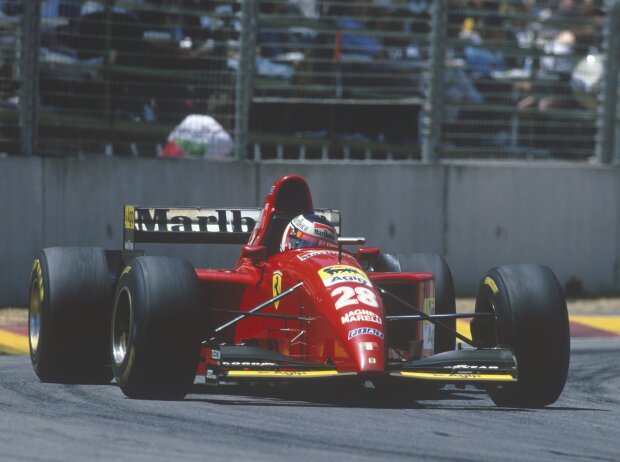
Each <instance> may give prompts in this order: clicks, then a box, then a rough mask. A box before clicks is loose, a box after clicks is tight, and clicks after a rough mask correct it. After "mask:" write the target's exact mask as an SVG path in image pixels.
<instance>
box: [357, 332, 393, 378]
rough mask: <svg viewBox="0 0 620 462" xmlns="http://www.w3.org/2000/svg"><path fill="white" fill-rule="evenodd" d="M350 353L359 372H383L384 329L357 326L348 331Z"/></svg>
mask: <svg viewBox="0 0 620 462" xmlns="http://www.w3.org/2000/svg"><path fill="white" fill-rule="evenodd" d="M348 336H349V337H350V338H349V342H350V346H351V347H352V348H351V350H353V351H351V352H350V353H351V357H352V358H354V360H355V362H356V364H357V369H358V372H362V373H363V372H383V371H384V370H385V346H384V342H383V340H384V339H383V336H384V334H383V330H379V329H376V328H374V327H356V328H353V329H351V330H350V331H349V333H348Z"/></svg>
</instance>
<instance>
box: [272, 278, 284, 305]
mask: <svg viewBox="0 0 620 462" xmlns="http://www.w3.org/2000/svg"><path fill="white" fill-rule="evenodd" d="M271 287H272V289H273V296H274V297H275V296H277V295H280V294H281V293H282V271H274V272H273V277H272V279H271ZM279 304H280V300H276V301H275V302H273V306H274V307H275V309H276V310H277V309H278V305H279Z"/></svg>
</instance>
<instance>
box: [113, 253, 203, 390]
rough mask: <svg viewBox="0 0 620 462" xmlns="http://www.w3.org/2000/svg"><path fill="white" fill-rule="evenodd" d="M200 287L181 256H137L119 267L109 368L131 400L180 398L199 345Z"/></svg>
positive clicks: (192, 372)
mask: <svg viewBox="0 0 620 462" xmlns="http://www.w3.org/2000/svg"><path fill="white" fill-rule="evenodd" d="M201 307H202V303H201V288H200V283H199V281H198V278H197V276H196V272H195V270H194V268H193V267H192V266H191V264H190V263H189V262H187V261H185V260H181V259H178V258H173V257H155V256H148V257H138V258H135V259H133V260H132V261H131V262H130V263H129V265H128V266H127V267H125V269H124V270H123V272H122V274H121V277H120V279H119V282H118V285H117V288H116V294H115V298H114V310H113V313H112V369H113V370H114V377H115V378H116V382H117V383H118V385H119V386H120V388H121V390H122V391H123V393H124V394H125V395H126V396H127V397H129V398H136V399H165V400H173V399H182V398H183V397H184V396H185V395H186V394H187V392H188V391H189V389H190V387H191V386H192V384H193V382H194V378H195V376H196V368H197V366H198V360H199V354H200V345H201V340H202V337H201V322H200V320H201V317H200V309H201Z"/></svg>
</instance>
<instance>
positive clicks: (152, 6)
mask: <svg viewBox="0 0 620 462" xmlns="http://www.w3.org/2000/svg"><path fill="white" fill-rule="evenodd" d="M0 5H2V14H1V15H0V53H1V62H0V96H1V98H2V106H1V107H0V152H6V153H9V154H25V155H28V154H40V155H62V156H65V155H76V154H77V155H80V154H83V155H115V156H117V155H128V156H131V155H135V156H158V155H162V153H163V155H169V156H174V155H180V154H181V153H182V152H186V153H188V154H189V155H190V156H197V157H209V158H223V157H237V158H242V159H253V160H261V159H302V160H305V159H308V160H312V159H314V160H330V159H357V160H397V159H411V160H418V159H421V160H424V161H427V162H434V161H437V160H438V159H440V158H536V159H568V160H575V161H584V160H589V159H593V158H595V159H598V161H600V162H601V163H611V162H620V149H618V145H620V140H619V136H617V132H618V122H617V121H618V117H617V108H618V104H617V88H618V84H617V83H618V82H617V80H618V77H617V76H618V61H619V59H620V53H619V52H618V37H617V34H618V31H620V27H619V26H620V23H619V21H618V17H619V2H618V1H616V0H613V1H612V0H609V1H607V2H601V1H597V0H591V1H587V2H570V1H568V2H557V1H551V0H546V1H540V2H526V1H514V0H490V1H484V2H481V1H471V0H451V1H449V0H435V1H425V0H415V1H414V0H359V1H357V0H269V1H268V0H104V1H99V2H93V1H84V0H45V1H40V0H35V1H32V0H28V1H26V0H24V1H21V0H20V1H18V0H5V1H3V2H0ZM188 116H193V117H190V118H189V119H187V117H188ZM183 122H184V123H183ZM229 135H230V136H229ZM179 140H181V141H179ZM168 141H175V143H172V144H171V143H168ZM177 141H179V142H177ZM218 143H219V144H218Z"/></svg>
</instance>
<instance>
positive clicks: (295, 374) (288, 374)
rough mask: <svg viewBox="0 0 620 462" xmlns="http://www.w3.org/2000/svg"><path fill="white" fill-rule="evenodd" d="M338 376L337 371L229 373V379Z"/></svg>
mask: <svg viewBox="0 0 620 462" xmlns="http://www.w3.org/2000/svg"><path fill="white" fill-rule="evenodd" d="M335 375H338V371H336V370H326V371H228V373H227V374H226V376H227V377H244V378H246V377H248V378H256V377H267V378H275V377H277V378H284V377H286V378H298V377H301V378H304V377H333V376H335Z"/></svg>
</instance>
